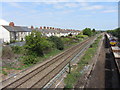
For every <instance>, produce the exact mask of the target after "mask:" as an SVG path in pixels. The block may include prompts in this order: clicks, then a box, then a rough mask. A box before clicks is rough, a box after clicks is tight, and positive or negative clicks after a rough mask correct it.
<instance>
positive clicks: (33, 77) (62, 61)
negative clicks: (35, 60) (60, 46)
mask: <svg viewBox="0 0 120 90" xmlns="http://www.w3.org/2000/svg"><path fill="white" fill-rule="evenodd" d="M94 38H95V37H92V38H91V39H87V40H85V41H84V42H82V43H80V44H78V45H76V46H74V47H72V48H70V49H68V50H66V51H65V52H63V53H61V54H60V55H58V56H57V57H55V58H53V59H52V60H50V61H48V62H46V63H44V64H43V65H41V66H39V67H37V68H36V69H34V70H33V71H31V72H29V73H27V74H25V75H24V76H22V77H20V78H19V79H17V80H15V81H13V82H10V83H7V84H6V83H5V82H7V81H5V82H3V87H2V88H3V89H6V88H14V89H16V88H43V87H44V85H45V84H46V83H47V82H49V81H50V80H51V79H52V78H53V77H54V76H55V75H56V74H58V73H59V72H60V70H61V69H63V68H64V66H65V65H66V64H68V63H69V61H70V60H71V58H73V57H74V56H75V55H76V53H78V52H79V51H80V50H82V48H83V47H84V45H87V44H89V43H90V42H91V41H92V40H93V39H94Z"/></svg>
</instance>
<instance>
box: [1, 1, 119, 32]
mask: <svg viewBox="0 0 120 90" xmlns="http://www.w3.org/2000/svg"><path fill="white" fill-rule="evenodd" d="M0 5H2V19H4V20H6V21H8V22H11V21H12V22H14V23H15V25H22V26H31V25H33V26H34V27H40V26H50V27H56V28H65V29H77V30H83V29H84V28H86V27H87V28H95V29H97V30H109V29H115V28H117V27H118V3H117V2H1V4H0Z"/></svg>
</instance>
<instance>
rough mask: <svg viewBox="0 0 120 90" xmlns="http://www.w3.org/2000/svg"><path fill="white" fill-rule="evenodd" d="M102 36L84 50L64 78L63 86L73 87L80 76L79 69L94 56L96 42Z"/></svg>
mask: <svg viewBox="0 0 120 90" xmlns="http://www.w3.org/2000/svg"><path fill="white" fill-rule="evenodd" d="M101 37H102V36H100V37H98V38H97V40H95V42H94V43H93V44H92V45H91V46H90V48H88V49H87V51H85V54H84V56H83V57H82V58H81V60H80V61H79V62H78V65H77V69H75V68H76V67H74V68H73V71H71V73H70V74H68V75H67V77H66V78H65V79H64V83H65V88H73V86H74V85H75V84H76V83H77V80H78V78H79V77H80V76H81V74H82V73H80V71H81V70H83V68H84V66H86V65H88V63H89V61H90V60H91V59H92V58H93V57H94V54H95V53H96V50H97V47H98V43H99V41H100V39H101Z"/></svg>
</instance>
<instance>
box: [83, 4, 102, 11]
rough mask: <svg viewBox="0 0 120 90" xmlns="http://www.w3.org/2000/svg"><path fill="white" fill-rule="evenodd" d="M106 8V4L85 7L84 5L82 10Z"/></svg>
mask: <svg viewBox="0 0 120 90" xmlns="http://www.w3.org/2000/svg"><path fill="white" fill-rule="evenodd" d="M103 8H104V6H102V5H93V6H89V5H88V6H84V7H82V8H81V9H82V10H98V9H103Z"/></svg>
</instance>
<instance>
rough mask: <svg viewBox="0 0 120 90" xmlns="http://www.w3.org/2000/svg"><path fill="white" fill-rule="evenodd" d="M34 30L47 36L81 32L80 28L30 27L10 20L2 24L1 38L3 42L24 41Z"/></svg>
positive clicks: (0, 29) (0, 26)
mask: <svg viewBox="0 0 120 90" xmlns="http://www.w3.org/2000/svg"><path fill="white" fill-rule="evenodd" d="M32 30H37V31H39V32H41V33H42V35H44V36H46V37H50V36H57V37H61V36H68V35H69V34H72V35H77V34H78V33H80V31H79V30H73V29H61V28H54V27H46V26H44V27H40V28H34V27H33V26H31V27H30V28H28V27H24V26H15V25H14V23H13V22H10V23H9V25H0V40H2V41H3V42H10V41H13V40H17V41H24V40H25V36H27V35H29V34H30V33H31V31H32Z"/></svg>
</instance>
